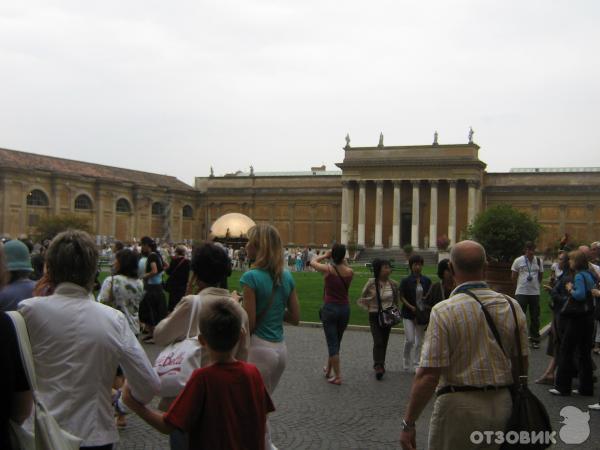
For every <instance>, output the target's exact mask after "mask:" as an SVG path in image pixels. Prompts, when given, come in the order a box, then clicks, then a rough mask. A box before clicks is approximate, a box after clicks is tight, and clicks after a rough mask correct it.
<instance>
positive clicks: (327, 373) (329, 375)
mask: <svg viewBox="0 0 600 450" xmlns="http://www.w3.org/2000/svg"><path fill="white" fill-rule="evenodd" d="M323 375H325V378H327V379H329V378H331V368H330V369H329V371H327V366H323Z"/></svg>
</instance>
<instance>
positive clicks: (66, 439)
mask: <svg viewBox="0 0 600 450" xmlns="http://www.w3.org/2000/svg"><path fill="white" fill-rule="evenodd" d="M7 314H8V315H9V317H10V318H11V320H12V321H13V323H14V325H15V330H16V332H17V340H18V342H19V350H20V351H21V361H22V362H23V369H24V370H25V374H26V375H27V380H28V381H29V387H30V389H31V393H32V395H33V407H34V420H33V426H34V428H33V434H32V433H30V432H29V431H27V430H25V428H23V427H22V426H21V425H19V424H17V423H15V422H12V421H11V423H10V426H11V432H12V435H13V437H14V439H15V440H16V442H15V445H16V448H19V449H21V450H47V449H53V450H54V449H56V450H78V449H79V447H80V445H81V439H79V438H78V437H75V436H73V435H72V434H70V433H68V432H66V431H65V430H63V429H61V428H60V426H59V425H58V422H57V421H56V420H55V419H54V417H52V416H51V415H50V413H49V412H48V409H47V408H46V406H45V405H44V403H43V402H42V400H41V399H40V398H39V397H38V395H37V390H38V387H37V379H36V376H35V369H34V365H33V354H32V352H31V342H29V333H28V332H27V325H26V324H25V319H23V316H22V315H21V313H19V312H17V311H10V312H7Z"/></svg>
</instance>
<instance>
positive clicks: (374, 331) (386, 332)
mask: <svg viewBox="0 0 600 450" xmlns="http://www.w3.org/2000/svg"><path fill="white" fill-rule="evenodd" d="M378 316H379V314H377V313H372V312H370V313H369V325H370V326H371V335H372V336H373V367H377V366H381V367H385V353H386V352H387V346H388V340H389V339H390V331H391V330H392V327H382V326H381V325H379V319H378Z"/></svg>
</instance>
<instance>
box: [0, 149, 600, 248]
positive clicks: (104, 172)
mask: <svg viewBox="0 0 600 450" xmlns="http://www.w3.org/2000/svg"><path fill="white" fill-rule="evenodd" d="M343 152H344V157H343V160H342V162H340V163H338V164H337V166H338V168H339V169H340V170H335V171H327V170H325V168H324V167H313V168H311V170H310V171H306V172H281V173H278V172H267V173H261V172H254V170H253V169H252V168H250V171H249V172H236V173H233V174H227V175H225V176H218V177H217V176H214V175H212V173H211V175H210V176H208V177H197V178H196V180H195V185H194V186H193V187H192V186H189V185H187V184H185V183H183V182H182V181H180V180H178V179H176V178H174V177H170V176H165V175H156V174H151V173H145V172H138V171H134V170H127V169H121V168H115V167H108V166H101V165H97V164H90V163H83V162H78V161H69V160H65V159H60V158H53V157H49V156H41V155H34V154H31V153H24V152H17V151H13V150H2V149H0V212H1V214H2V217H1V218H0V234H11V235H18V234H20V233H34V232H35V225H36V222H37V220H39V218H40V217H44V216H48V215H60V214H63V213H74V214H77V215H80V216H82V217H86V218H88V219H89V221H90V224H91V226H92V229H93V230H94V232H95V233H96V234H97V235H100V236H108V237H111V238H116V239H122V240H132V239H133V238H139V237H140V236H143V235H150V236H154V237H160V238H163V239H167V240H171V241H181V240H198V239H204V238H206V237H208V235H209V232H210V228H211V225H212V223H214V221H215V220H216V219H217V218H219V217H220V216H222V215H223V214H226V213H232V212H235V213H242V214H245V215H247V216H249V217H250V218H252V219H253V220H254V221H255V222H257V223H259V222H269V223H272V224H273V225H275V226H276V227H277V228H278V229H279V231H280V234H281V236H282V239H283V242H284V243H285V244H288V245H310V246H318V247H321V246H324V245H330V244H331V243H332V242H333V241H338V242H339V241H341V242H344V243H354V244H357V245H364V246H365V247H375V248H377V247H387V248H396V247H401V246H403V245H405V244H412V245H413V247H416V248H421V249H435V247H436V241H437V238H438V237H440V236H442V235H446V236H447V237H448V238H449V239H450V240H451V242H457V241H458V240H460V239H461V238H462V237H464V236H465V231H466V229H467V227H468V225H469V224H470V223H471V222H472V221H473V219H474V218H475V216H476V215H477V214H478V213H479V212H480V211H482V210H484V209H485V208H488V207H489V206H491V205H495V204H499V203H509V204H511V205H513V206H515V207H516V208H518V209H520V210H522V211H525V212H527V213H529V214H531V215H532V216H534V217H536V218H537V219H538V220H539V222H540V223H541V224H542V225H543V227H544V231H543V233H542V235H541V237H540V241H539V243H538V246H539V247H540V248H546V247H550V246H552V245H553V244H554V242H555V241H557V240H558V239H559V238H560V236H562V235H563V234H564V233H569V234H570V235H571V236H572V237H573V239H574V240H575V241H579V242H589V241H592V240H598V239H600V169H597V168H580V169H576V168H570V169H519V170H512V171H510V172H506V173H489V172H487V171H486V164H485V163H484V162H482V161H481V160H480V159H479V146H478V145H477V144H475V143H473V142H470V143H467V144H458V145H438V144H433V145H422V146H384V145H383V142H382V141H380V144H379V145H378V146H375V147H351V146H350V145H349V143H348V145H346V147H345V148H344V149H343ZM199 170H206V168H204V169H202V168H199Z"/></svg>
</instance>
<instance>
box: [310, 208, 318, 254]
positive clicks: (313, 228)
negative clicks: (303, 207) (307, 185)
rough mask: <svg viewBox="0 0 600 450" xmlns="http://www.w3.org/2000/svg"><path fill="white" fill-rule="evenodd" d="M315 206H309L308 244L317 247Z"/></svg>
mask: <svg viewBox="0 0 600 450" xmlns="http://www.w3.org/2000/svg"><path fill="white" fill-rule="evenodd" d="M316 222H317V205H316V204H314V203H313V204H312V205H310V242H311V244H313V245H317V239H316V228H317V223H316Z"/></svg>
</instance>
